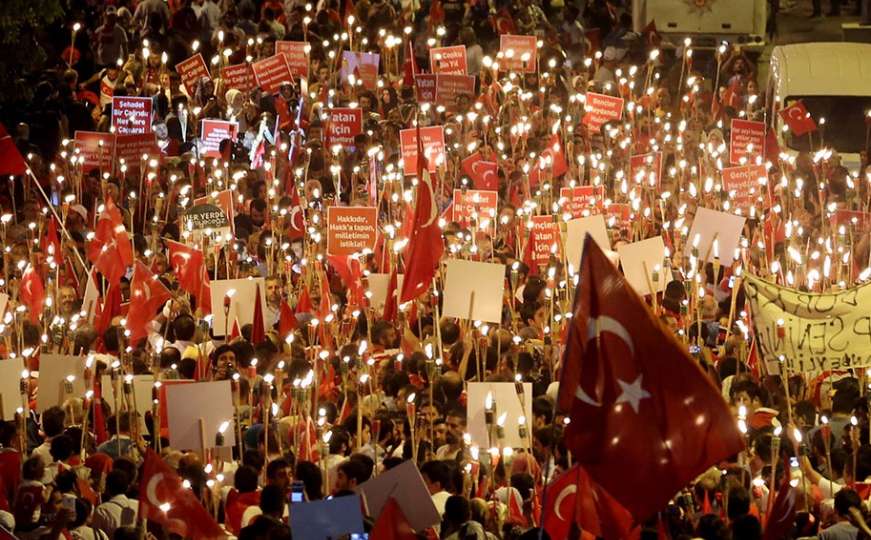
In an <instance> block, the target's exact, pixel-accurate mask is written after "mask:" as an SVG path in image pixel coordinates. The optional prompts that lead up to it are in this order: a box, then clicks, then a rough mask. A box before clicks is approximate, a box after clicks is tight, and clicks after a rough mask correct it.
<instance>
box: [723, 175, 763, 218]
mask: <svg viewBox="0 0 871 540" xmlns="http://www.w3.org/2000/svg"><path fill="white" fill-rule="evenodd" d="M763 180H764V181H767V180H768V171H767V170H766V168H765V165H745V166H743V167H726V168H725V169H723V191H725V192H726V193H727V194H728V195H729V200H730V201H731V202H732V206H733V208H734V209H735V210H736V211H737V212H738V213H740V214H748V213H749V212H750V207H752V206H753V205H754V204H756V199H757V198H758V197H759V193H760V186H761V185H763V184H762V183H761V182H762V181H763Z"/></svg>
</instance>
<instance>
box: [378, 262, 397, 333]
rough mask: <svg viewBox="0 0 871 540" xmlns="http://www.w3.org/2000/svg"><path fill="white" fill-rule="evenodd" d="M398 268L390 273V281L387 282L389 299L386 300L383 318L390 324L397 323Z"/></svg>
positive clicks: (382, 313)
mask: <svg viewBox="0 0 871 540" xmlns="http://www.w3.org/2000/svg"><path fill="white" fill-rule="evenodd" d="M397 270H398V269H397V268H394V269H393V271H392V272H390V281H388V282H387V297H386V298H385V299H384V309H383V310H382V312H381V318H382V319H384V320H385V321H388V322H396V315H397V307H398V306H397V305H396V289H397V286H398V283H399V276H398V275H397V273H396V272H397Z"/></svg>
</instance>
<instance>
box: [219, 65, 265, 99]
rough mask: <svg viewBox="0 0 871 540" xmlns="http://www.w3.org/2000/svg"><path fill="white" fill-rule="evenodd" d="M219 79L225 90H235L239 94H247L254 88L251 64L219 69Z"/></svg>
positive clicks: (254, 82)
mask: <svg viewBox="0 0 871 540" xmlns="http://www.w3.org/2000/svg"><path fill="white" fill-rule="evenodd" d="M221 78H222V79H223V80H224V85H225V86H226V87H227V88H235V89H236V90H239V91H240V92H248V91H249V90H251V89H252V88H254V87H255V86H257V81H255V80H254V71H253V70H252V69H251V64H236V65H235V66H227V67H223V68H221Z"/></svg>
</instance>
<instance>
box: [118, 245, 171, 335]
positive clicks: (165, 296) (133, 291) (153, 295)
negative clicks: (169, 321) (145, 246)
mask: <svg viewBox="0 0 871 540" xmlns="http://www.w3.org/2000/svg"><path fill="white" fill-rule="evenodd" d="M170 298H172V294H170V292H169V289H167V288H166V286H165V285H164V284H163V283H161V282H160V280H159V279H158V278H157V276H155V275H154V274H153V273H152V272H151V270H149V269H148V267H147V266H145V265H144V264H142V262H141V261H136V265H135V266H134V267H133V280H132V282H131V283H130V309H129V311H128V312H127V329H128V330H130V343H136V342H137V341H139V340H140V339H142V338H144V337H146V336H147V335H148V331H147V330H146V328H147V326H148V323H149V322H151V321H152V320H153V319H154V317H155V316H156V315H157V310H159V309H160V308H161V307H163V305H164V304H165V303H166V302H167V300H169V299H170Z"/></svg>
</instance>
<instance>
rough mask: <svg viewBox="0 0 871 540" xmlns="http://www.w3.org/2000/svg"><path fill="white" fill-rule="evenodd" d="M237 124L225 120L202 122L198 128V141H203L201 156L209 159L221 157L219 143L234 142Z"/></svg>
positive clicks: (237, 131)
mask: <svg viewBox="0 0 871 540" xmlns="http://www.w3.org/2000/svg"><path fill="white" fill-rule="evenodd" d="M238 133H239V124H237V123H236V122H228V121H226V120H203V121H202V124H201V127H200V139H202V141H203V152H202V155H203V156H205V157H210V158H219V157H221V150H220V146H221V141H223V140H224V139H232V140H236V135H237V134H238Z"/></svg>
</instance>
